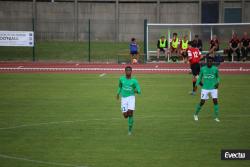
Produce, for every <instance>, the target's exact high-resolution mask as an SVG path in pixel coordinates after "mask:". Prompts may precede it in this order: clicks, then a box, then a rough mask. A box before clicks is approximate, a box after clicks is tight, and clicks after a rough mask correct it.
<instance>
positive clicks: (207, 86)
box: [194, 57, 220, 122]
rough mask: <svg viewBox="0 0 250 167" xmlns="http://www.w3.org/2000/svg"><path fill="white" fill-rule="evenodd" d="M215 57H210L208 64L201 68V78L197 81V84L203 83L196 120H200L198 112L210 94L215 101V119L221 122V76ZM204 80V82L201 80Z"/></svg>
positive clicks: (195, 115)
mask: <svg viewBox="0 0 250 167" xmlns="http://www.w3.org/2000/svg"><path fill="white" fill-rule="evenodd" d="M212 63H213V58H212V57H209V58H208V61H207V65H206V66H204V67H202V68H201V72H200V75H199V78H198V80H197V82H196V86H198V85H201V86H202V89H201V101H200V103H199V104H198V105H197V106H196V111H195V114H194V120H195V121H198V120H199V118H198V114H199V112H200V110H201V108H202V106H203V105H204V104H205V101H206V100H208V99H209V94H210V95H211V96H212V98H213V103H214V120H215V121H216V122H220V120H219V118H218V116H219V105H218V100H217V99H218V87H219V82H220V77H219V74H218V68H217V67H215V66H214V65H213V64H212ZM202 80H203V83H202V82H201V81H202Z"/></svg>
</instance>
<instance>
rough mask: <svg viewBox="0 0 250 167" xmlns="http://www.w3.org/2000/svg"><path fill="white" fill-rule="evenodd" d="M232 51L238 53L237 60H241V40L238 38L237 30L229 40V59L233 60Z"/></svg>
mask: <svg viewBox="0 0 250 167" xmlns="http://www.w3.org/2000/svg"><path fill="white" fill-rule="evenodd" d="M232 53H236V54H237V61H240V40H239V39H238V37H237V34H236V33H235V32H233V35H232V39H231V40H230V41H229V51H228V60H229V61H232Z"/></svg>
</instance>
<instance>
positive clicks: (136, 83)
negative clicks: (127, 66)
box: [135, 80, 141, 94]
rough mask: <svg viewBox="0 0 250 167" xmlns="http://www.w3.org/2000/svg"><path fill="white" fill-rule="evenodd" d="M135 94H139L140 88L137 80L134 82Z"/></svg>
mask: <svg viewBox="0 0 250 167" xmlns="http://www.w3.org/2000/svg"><path fill="white" fill-rule="evenodd" d="M135 93H137V94H141V87H140V85H139V84H138V82H137V80H135Z"/></svg>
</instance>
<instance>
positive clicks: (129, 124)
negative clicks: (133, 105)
mask: <svg viewBox="0 0 250 167" xmlns="http://www.w3.org/2000/svg"><path fill="white" fill-rule="evenodd" d="M133 123H134V118H133V117H132V116H130V117H128V131H129V132H131V131H132V128H133Z"/></svg>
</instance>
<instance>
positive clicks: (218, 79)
mask: <svg viewBox="0 0 250 167" xmlns="http://www.w3.org/2000/svg"><path fill="white" fill-rule="evenodd" d="M215 77H216V79H217V83H216V84H215V86H214V87H215V89H218V88H219V84H220V76H219V72H218V69H217V70H216V73H215Z"/></svg>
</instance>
